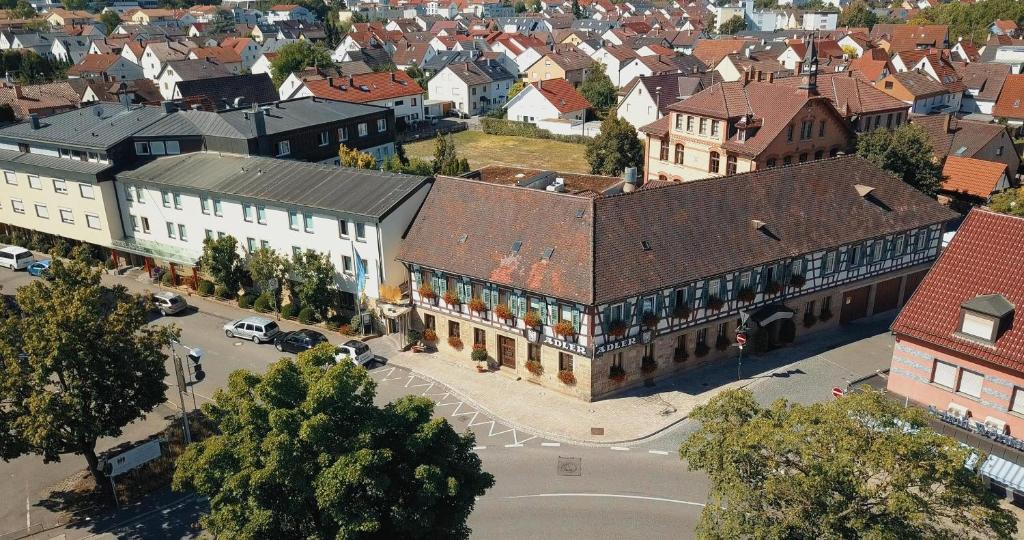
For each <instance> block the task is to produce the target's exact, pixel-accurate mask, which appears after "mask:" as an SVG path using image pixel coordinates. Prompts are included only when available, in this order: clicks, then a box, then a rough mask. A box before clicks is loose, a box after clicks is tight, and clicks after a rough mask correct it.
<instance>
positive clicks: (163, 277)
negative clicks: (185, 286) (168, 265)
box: [160, 270, 175, 287]
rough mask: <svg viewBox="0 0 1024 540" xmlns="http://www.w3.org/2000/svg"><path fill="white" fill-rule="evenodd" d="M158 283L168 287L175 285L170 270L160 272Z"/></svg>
mask: <svg viewBox="0 0 1024 540" xmlns="http://www.w3.org/2000/svg"><path fill="white" fill-rule="evenodd" d="M160 283H161V284H163V285H166V286H168V287H173V286H174V285H175V283H174V275H172V274H171V271H170V270H167V271H166V272H164V273H163V274H160Z"/></svg>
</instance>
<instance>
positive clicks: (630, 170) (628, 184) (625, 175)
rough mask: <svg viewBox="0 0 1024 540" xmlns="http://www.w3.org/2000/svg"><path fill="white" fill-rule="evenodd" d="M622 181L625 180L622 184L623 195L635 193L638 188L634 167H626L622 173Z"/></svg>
mask: <svg viewBox="0 0 1024 540" xmlns="http://www.w3.org/2000/svg"><path fill="white" fill-rule="evenodd" d="M622 179H623V180H625V182H624V183H623V184H622V192H623V193H632V192H634V191H636V188H637V187H638V186H637V184H638V180H637V177H636V167H626V169H625V170H624V171H622Z"/></svg>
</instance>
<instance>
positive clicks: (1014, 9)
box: [914, 0, 1024, 45]
mask: <svg viewBox="0 0 1024 540" xmlns="http://www.w3.org/2000/svg"><path fill="white" fill-rule="evenodd" d="M996 19H1008V20H1011V21H1014V22H1017V23H1020V22H1021V21H1022V20H1024V2H1021V1H1020V0H985V1H984V2H975V3H970V4H968V3H961V2H949V3H944V4H939V5H937V6H935V7H929V8H926V9H923V10H921V12H920V13H918V14H917V16H916V17H915V18H914V20H915V22H918V23H921V24H945V25H949V43H950V45H953V44H954V43H956V40H957V39H959V38H960V37H963V38H964V39H971V40H973V41H975V42H977V43H979V44H981V43H984V42H985V40H987V39H988V34H989V26H990V25H991V24H992V23H993V22H995V21H996Z"/></svg>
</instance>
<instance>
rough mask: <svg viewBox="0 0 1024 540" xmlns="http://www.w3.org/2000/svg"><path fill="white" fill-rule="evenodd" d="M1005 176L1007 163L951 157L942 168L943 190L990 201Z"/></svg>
mask: <svg viewBox="0 0 1024 540" xmlns="http://www.w3.org/2000/svg"><path fill="white" fill-rule="evenodd" d="M1005 174H1006V164H1005V163H1000V162H998V161H985V160H983V159H974V158H967V157H959V156H949V157H948V158H946V165H945V166H943V167H942V176H943V177H945V178H943V180H942V189H944V190H946V191H954V192H957V193H966V194H967V195H974V196H975V197H981V198H982V199H988V198H989V196H990V195H992V193H993V192H995V190H996V186H997V185H998V184H999V180H1000V179H1002V178H1003V176H1004V175H1005Z"/></svg>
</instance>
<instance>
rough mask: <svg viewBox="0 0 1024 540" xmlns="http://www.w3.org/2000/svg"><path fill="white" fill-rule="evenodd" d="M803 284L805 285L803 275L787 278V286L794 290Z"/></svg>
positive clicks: (805, 280) (805, 281) (805, 279)
mask: <svg viewBox="0 0 1024 540" xmlns="http://www.w3.org/2000/svg"><path fill="white" fill-rule="evenodd" d="M805 283H807V278H806V277H804V275H803V274H793V275H792V276H789V286H790V287H793V288H794V289H799V288H800V287H803V286H804V284H805Z"/></svg>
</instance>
